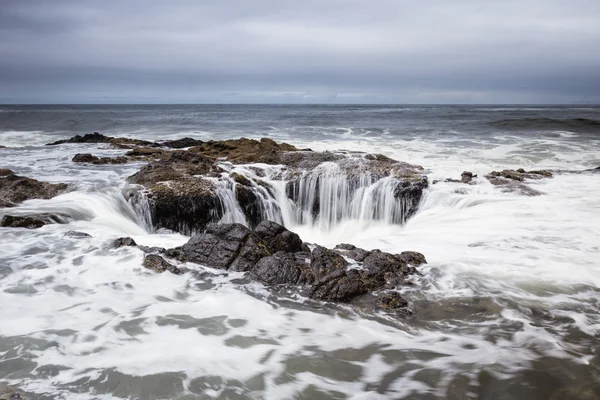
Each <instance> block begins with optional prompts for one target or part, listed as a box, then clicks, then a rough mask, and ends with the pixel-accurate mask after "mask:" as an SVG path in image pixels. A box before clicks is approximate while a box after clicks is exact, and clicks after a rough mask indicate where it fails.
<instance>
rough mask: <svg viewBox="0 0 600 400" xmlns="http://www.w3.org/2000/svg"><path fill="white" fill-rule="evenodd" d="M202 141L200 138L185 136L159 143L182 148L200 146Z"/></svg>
mask: <svg viewBox="0 0 600 400" xmlns="http://www.w3.org/2000/svg"><path fill="white" fill-rule="evenodd" d="M203 143H204V142H203V141H202V140H197V139H192V138H188V137H185V138H183V139H177V140H167V141H166V142H162V143H160V145H161V146H164V147H170V148H172V149H183V148H186V147H193V146H200V145H202V144H203Z"/></svg>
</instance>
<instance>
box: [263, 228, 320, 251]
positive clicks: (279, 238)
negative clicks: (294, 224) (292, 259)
mask: <svg viewBox="0 0 600 400" xmlns="http://www.w3.org/2000/svg"><path fill="white" fill-rule="evenodd" d="M254 233H256V234H257V235H258V237H259V238H260V239H261V240H262V241H263V242H264V243H265V245H266V246H267V248H268V249H269V251H270V252H271V253H273V254H274V253H277V252H280V251H282V252H286V253H296V252H310V249H309V248H308V245H306V244H305V243H304V242H302V239H300V236H298V234H296V233H294V232H291V231H289V230H287V229H286V228H285V227H284V226H282V225H279V224H277V223H275V222H273V221H263V222H261V223H260V224H258V226H257V227H256V228H254Z"/></svg>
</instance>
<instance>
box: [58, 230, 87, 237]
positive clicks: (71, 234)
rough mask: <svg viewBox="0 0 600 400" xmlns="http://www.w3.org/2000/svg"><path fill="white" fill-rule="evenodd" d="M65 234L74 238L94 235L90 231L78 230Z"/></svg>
mask: <svg viewBox="0 0 600 400" xmlns="http://www.w3.org/2000/svg"><path fill="white" fill-rule="evenodd" d="M65 236H67V237H72V238H91V237H92V235H90V234H89V233H85V232H77V231H69V232H67V233H65Z"/></svg>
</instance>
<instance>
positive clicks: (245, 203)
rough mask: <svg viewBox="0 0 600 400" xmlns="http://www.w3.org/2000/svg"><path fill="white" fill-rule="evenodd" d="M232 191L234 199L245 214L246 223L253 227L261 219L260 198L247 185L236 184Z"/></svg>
mask: <svg viewBox="0 0 600 400" xmlns="http://www.w3.org/2000/svg"><path fill="white" fill-rule="evenodd" d="M234 191H235V199H236V200H237V202H238V204H239V205H240V208H241V209H242V212H243V213H244V215H245V216H246V221H247V222H248V225H249V226H250V228H254V227H255V226H257V225H258V224H259V223H260V222H261V221H262V220H263V206H262V201H261V199H260V198H259V197H258V196H257V195H256V192H255V191H254V190H252V189H251V188H249V187H247V186H240V185H237V186H236V187H235V190H234Z"/></svg>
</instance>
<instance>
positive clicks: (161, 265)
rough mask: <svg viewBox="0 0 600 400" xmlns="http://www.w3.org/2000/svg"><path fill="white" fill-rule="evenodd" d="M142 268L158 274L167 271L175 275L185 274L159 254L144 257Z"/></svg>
mask: <svg viewBox="0 0 600 400" xmlns="http://www.w3.org/2000/svg"><path fill="white" fill-rule="evenodd" d="M142 266H143V267H144V268H148V269H151V270H153V271H155V272H158V273H163V272H165V271H169V272H171V273H172V274H175V275H181V274H183V271H181V270H180V269H179V268H177V267H176V266H174V265H173V264H171V263H169V262H168V261H167V260H165V259H164V258H162V257H161V256H159V255H157V254H149V255H147V256H146V257H144V261H143V263H142Z"/></svg>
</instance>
